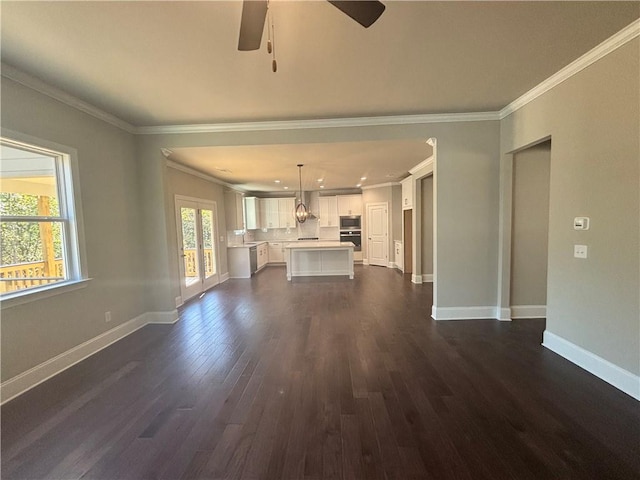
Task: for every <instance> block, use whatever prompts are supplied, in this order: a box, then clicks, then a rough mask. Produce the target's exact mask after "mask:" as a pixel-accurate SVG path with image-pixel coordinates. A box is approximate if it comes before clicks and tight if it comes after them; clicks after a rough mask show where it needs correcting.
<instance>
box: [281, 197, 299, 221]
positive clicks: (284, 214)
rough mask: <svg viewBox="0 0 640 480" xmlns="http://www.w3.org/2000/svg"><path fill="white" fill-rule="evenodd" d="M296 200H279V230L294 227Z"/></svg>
mask: <svg viewBox="0 0 640 480" xmlns="http://www.w3.org/2000/svg"><path fill="white" fill-rule="evenodd" d="M295 210H296V199H295V198H289V197H287V198H279V199H278V212H279V220H280V221H279V224H280V228H291V227H295V226H296V219H295Z"/></svg>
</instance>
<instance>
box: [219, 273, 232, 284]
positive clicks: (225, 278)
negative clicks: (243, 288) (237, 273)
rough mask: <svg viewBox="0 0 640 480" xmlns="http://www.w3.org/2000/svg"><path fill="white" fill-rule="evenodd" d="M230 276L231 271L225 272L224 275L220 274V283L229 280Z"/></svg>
mask: <svg viewBox="0 0 640 480" xmlns="http://www.w3.org/2000/svg"><path fill="white" fill-rule="evenodd" d="M229 278H230V277H229V272H227V273H223V274H222V275H220V283H224V282H226V281H227V280H229Z"/></svg>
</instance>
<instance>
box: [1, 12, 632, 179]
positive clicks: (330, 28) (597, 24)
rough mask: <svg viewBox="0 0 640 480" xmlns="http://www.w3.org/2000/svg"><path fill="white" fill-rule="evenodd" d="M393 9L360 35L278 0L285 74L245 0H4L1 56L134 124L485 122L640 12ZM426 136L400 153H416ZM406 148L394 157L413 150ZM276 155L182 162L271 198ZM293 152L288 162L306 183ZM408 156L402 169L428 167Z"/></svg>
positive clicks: (313, 150)
mask: <svg viewBox="0 0 640 480" xmlns="http://www.w3.org/2000/svg"><path fill="white" fill-rule="evenodd" d="M383 3H385V5H386V7H387V8H386V11H385V12H384V13H383V14H382V16H381V17H380V19H379V20H378V21H377V22H376V23H375V24H374V25H372V26H371V27H370V28H368V29H364V28H362V27H361V26H360V25H358V24H357V23H355V22H354V21H353V20H351V19H350V18H348V17H346V16H345V15H344V14H342V13H341V12H340V11H339V10H337V9H336V8H334V7H333V6H332V5H330V4H329V3H328V2H326V1H315V0H310V1H284V0H272V1H271V7H270V10H271V12H272V13H273V17H274V25H275V47H276V53H277V60H278V72H277V73H272V71H271V59H270V56H269V55H268V54H267V52H266V49H265V48H263V49H261V50H259V51H256V52H239V51H238V50H237V41H238V30H239V23H240V14H241V9H242V3H241V2H240V1H231V2H220V1H208V2H207V1H204V2H187V1H184V2H183V1H176V2H133V1H131V2H13V1H2V2H1V4H0V8H1V9H2V24H1V26H2V32H1V35H2V37H1V40H2V44H1V55H2V61H3V62H5V63H7V64H9V65H11V66H13V67H15V68H17V69H19V70H22V71H23V72H26V73H28V74H30V75H33V76H35V77H37V78H40V79H42V80H43V81H45V82H46V83H48V84H50V85H52V86H54V87H57V88H59V89H61V90H63V91H66V92H68V93H70V94H72V95H74V96H76V97H78V98H79V99H81V100H83V101H85V102H88V103H90V104H92V105H95V106H96V107H98V108H100V109H102V110H104V111H106V112H109V113H110V114H113V115H115V116H117V117H118V118H120V119H122V120H124V121H126V122H128V123H129V124H131V125H134V126H158V125H192V124H202V123H224V122H242V121H262V120H265V121H267V120H301V119H325V118H348V117H363V116H366V117H369V116H381V115H406V114H433V113H459V112H486V111H498V110H500V109H501V108H503V107H504V106H506V105H507V104H509V103H510V102H512V101H513V100H515V99H516V98H518V97H519V96H520V95H522V94H524V93H525V92H527V91H528V90H530V89H531V88H533V87H534V86H536V85H537V84H539V83H540V82H542V81H543V80H544V79H546V78H548V77H549V76H551V75H552V74H554V73H555V72H557V71H558V70H560V69H561V68H562V67H564V66H566V65H567V64H569V63H570V62H572V61H573V60H575V59H576V58H578V57H579V56H581V55H582V54H584V53H586V52H587V51H589V50H590V49H592V48H593V47H595V46H596V45H598V44H599V43H601V42H602V41H604V40H605V39H607V38H608V37H610V36H611V35H613V34H614V33H616V32H617V31H619V30H621V29H622V28H624V27H625V26H627V25H628V24H630V23H631V22H632V21H634V20H635V19H637V18H638V17H639V16H640V2H606V1H605V2H573V1H560V2H540V1H535V2H482V1H476V2H431V1H422V2H418V1H412V2H403V1H384V2H383ZM264 43H265V42H264V41H263V45H264ZM424 140H425V139H416V141H415V142H413V145H412V147H411V148H409V146H407V145H404V146H403V147H406V148H405V150H404V151H411V152H413V153H415V152H416V151H419V149H420V147H423V146H424ZM340 146H343V147H345V150H344V152H339V151H336V150H335V149H336V148H339V147H340ZM390 146H391V145H390ZM361 147H362V150H363V151H364V150H366V149H367V148H368V146H365V145H362V146H361ZM377 147H381V145H378V146H377ZM395 147H397V148H398V151H397V154H396V155H393V156H394V157H395V158H396V160H397V159H398V158H400V157H401V156H402V155H404V154H402V153H401V150H400V148H401V145H395ZM236 148H238V147H236ZM281 148H282V151H281V152H280V153H283V152H286V151H288V150H290V149H292V148H293V147H287V148H285V147H284V146H283V147H281ZM296 148H300V149H305V152H304V153H305V156H304V161H302V162H301V163H305V162H308V163H313V164H317V165H318V166H317V168H318V172H330V171H334V172H336V175H343V180H342V181H341V182H337V183H336V188H344V187H351V186H353V182H354V178H356V177H357V178H359V176H360V172H368V174H367V176H369V177H374V176H375V178H380V177H382V176H384V175H387V174H388V173H390V172H389V170H390V169H389V168H388V167H384V168H380V169H379V170H376V169H374V168H373V165H377V164H378V163H382V164H384V162H383V161H382V160H381V159H380V158H377V157H376V159H374V160H372V159H371V156H367V157H365V156H362V155H358V154H357V153H354V145H353V144H339V145H334V146H331V145H326V144H325V145H323V146H320V145H314V146H307V147H305V146H297V147H296ZM323 148H331V149H333V150H331V151H325V152H324V153H323V151H322V149H323ZM277 149H278V147H277V146H275V147H273V148H272V149H267V148H264V149H247V151H245V152H244V155H243V156H242V159H239V158H238V157H237V156H235V157H234V156H233V155H231V154H230V152H228V151H226V152H225V153H226V154H230V156H229V158H234V159H235V160H234V161H233V166H234V168H229V167H228V166H227V167H224V166H223V167H219V168H227V169H228V170H231V171H232V172H234V173H233V174H231V175H227V176H225V175H221V173H224V172H220V171H219V170H215V167H214V166H217V165H222V164H223V162H222V160H221V155H220V153H221V152H217V153H216V150H214V149H207V150H202V149H199V150H197V151H196V150H194V151H192V152H187V151H183V152H180V158H181V159H183V161H184V162H185V163H190V164H191V165H192V166H193V165H196V164H197V165H198V166H197V168H198V169H200V170H202V171H204V172H207V173H209V174H212V175H214V176H217V177H220V178H223V179H225V180H227V181H229V182H230V183H242V184H243V185H254V186H255V188H263V187H264V186H265V185H266V184H267V183H268V182H267V180H270V178H271V177H270V176H268V173H269V169H270V168H271V169H273V168H277V165H276V164H273V165H271V164H270V163H269V160H268V158H270V157H271V158H273V157H274V155H271V153H270V154H269V155H265V152H266V151H267V150H269V151H272V150H273V151H276V150H277ZM356 150H357V149H356ZM382 150H383V151H386V149H384V148H383V149H382ZM294 153H295V154H296V160H294V159H293V158H292V157H291V159H290V160H289V159H288V160H287V162H286V164H287V165H289V168H291V169H292V170H294V174H297V170H296V168H295V164H296V163H299V162H300V160H298V159H299V158H300V156H299V155H298V154H299V153H300V152H298V151H296V152H294ZM176 155H177V153H176ZM254 155H258V156H257V157H256V156H254ZM207 156H210V160H209V161H206V157H207ZM176 158H178V157H176ZM279 158H281V159H282V158H283V157H282V156H280V157H279ZM288 158H289V157H288ZM307 158H309V160H306V159H307ZM311 158H313V160H311ZM319 158H320V159H322V158H325V159H326V160H318V159H319ZM335 158H350V162H345V163H348V165H351V166H353V168H352V169H348V168H346V167H344V165H342V166H343V167H344V168H343V170H344V172H343V171H342V170H340V169H339V168H336V166H334V165H333V164H330V163H329V161H330V160H331V161H334V160H335ZM402 158H403V159H405V160H399V161H398V164H397V165H398V169H399V170H400V169H402V170H405V171H406V170H408V168H407V167H406V165H408V164H409V163H410V162H412V161H414V160H417V161H415V162H414V163H413V165H415V164H416V163H419V161H422V160H424V158H422V157H420V156H419V157H418V158H413V157H412V158H411V159H409V157H402ZM387 161H388V162H391V160H387ZM229 162H231V160H227V161H226V163H227V164H229ZM323 162H326V165H325V166H324V167H323V166H322V165H321V164H322V163H323ZM246 165H251V168H248V167H247V166H246ZM369 167H371V168H369ZM400 167H402V168H400ZM314 168H315V167H314ZM376 168H377V167H376ZM309 170H310V169H309ZM235 172H238V173H237V175H236V173H235ZM250 172H253V173H250ZM338 172H341V173H338ZM314 176H315V174H314ZM328 178H329V177H328Z"/></svg>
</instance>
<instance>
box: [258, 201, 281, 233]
mask: <svg viewBox="0 0 640 480" xmlns="http://www.w3.org/2000/svg"><path fill="white" fill-rule="evenodd" d="M259 203H260V226H261V227H262V228H279V226H280V214H279V212H278V199H277V198H261V199H260V202H259Z"/></svg>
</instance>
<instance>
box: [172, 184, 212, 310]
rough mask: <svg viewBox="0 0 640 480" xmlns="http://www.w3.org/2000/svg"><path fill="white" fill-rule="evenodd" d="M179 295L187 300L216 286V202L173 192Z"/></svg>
mask: <svg viewBox="0 0 640 480" xmlns="http://www.w3.org/2000/svg"><path fill="white" fill-rule="evenodd" d="M176 227H177V231H178V254H179V259H178V264H179V269H180V294H181V296H182V301H186V300H188V299H190V298H191V297H193V296H194V295H198V294H199V293H202V292H204V291H205V290H207V289H209V288H211V287H213V286H214V285H217V284H218V283H219V282H220V275H219V273H218V249H217V242H216V238H217V217H216V204H215V202H208V201H206V200H199V199H192V198H188V197H181V196H178V195H176Z"/></svg>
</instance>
